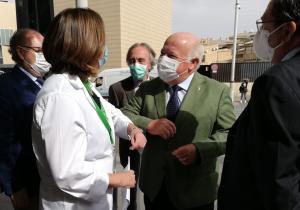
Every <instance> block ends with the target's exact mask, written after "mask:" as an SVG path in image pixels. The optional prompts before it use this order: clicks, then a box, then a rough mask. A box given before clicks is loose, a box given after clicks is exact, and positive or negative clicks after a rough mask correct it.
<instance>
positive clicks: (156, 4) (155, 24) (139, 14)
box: [53, 0, 172, 69]
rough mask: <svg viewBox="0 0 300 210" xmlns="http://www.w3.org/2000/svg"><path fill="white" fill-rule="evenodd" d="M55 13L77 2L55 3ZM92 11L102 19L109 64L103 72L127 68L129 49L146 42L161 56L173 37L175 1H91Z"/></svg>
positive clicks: (58, 0) (69, 0)
mask: <svg viewBox="0 0 300 210" xmlns="http://www.w3.org/2000/svg"><path fill="white" fill-rule="evenodd" d="M53 3H54V13H55V14H57V13H58V12H60V11H62V10H63V9H65V8H68V7H75V0H54V1H53ZM88 6H89V8H91V9H93V10H95V11H97V12H98V13H99V14H100V15H101V16H102V18H103V20H104V24H105V29H106V39H107V40H106V45H107V47H108V50H109V60H108V63H107V64H105V65H104V69H110V68H120V67H125V66H126V65H127V64H126V54H127V50H128V48H129V47H130V46H131V45H132V44H133V43H135V42H147V43H148V44H149V45H150V46H151V47H152V48H153V49H154V50H155V52H156V53H157V54H158V55H159V53H160V50H161V48H162V46H163V43H164V41H165V39H166V38H167V37H168V36H169V35H170V34H171V20H172V0H163V1H162V0H142V1H141V0H89V1H88Z"/></svg>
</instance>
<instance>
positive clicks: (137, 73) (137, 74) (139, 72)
mask: <svg viewBox="0 0 300 210" xmlns="http://www.w3.org/2000/svg"><path fill="white" fill-rule="evenodd" d="M129 69H130V74H131V76H132V77H133V78H134V79H136V80H143V79H144V77H145V74H146V71H147V65H142V64H140V63H135V64H132V65H130V66H129Z"/></svg>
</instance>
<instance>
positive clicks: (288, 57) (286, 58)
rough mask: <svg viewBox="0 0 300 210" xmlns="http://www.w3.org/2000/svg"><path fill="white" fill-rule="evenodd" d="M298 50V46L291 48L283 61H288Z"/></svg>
mask: <svg viewBox="0 0 300 210" xmlns="http://www.w3.org/2000/svg"><path fill="white" fill-rule="evenodd" d="M298 52H300V47H296V48H294V49H293V50H291V51H290V52H289V53H288V54H286V55H285V56H284V57H283V59H282V60H281V61H286V60H289V59H291V58H292V57H294V56H295V55H296V54H297V53H298Z"/></svg>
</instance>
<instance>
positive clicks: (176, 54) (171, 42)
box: [161, 35, 195, 85]
mask: <svg viewBox="0 0 300 210" xmlns="http://www.w3.org/2000/svg"><path fill="white" fill-rule="evenodd" d="M193 44H194V43H193V41H192V40H190V39H189V37H183V36H179V35H177V36H176V35H175V36H173V37H172V36H171V37H170V38H168V39H167V41H166V42H165V44H164V47H163V49H162V50H161V56H163V55H166V56H168V57H169V58H171V59H174V60H177V61H179V62H181V63H180V64H179V65H178V67H177V69H176V72H177V73H178V74H179V77H178V78H177V79H175V80H173V81H170V82H168V83H169V84H170V85H175V84H179V83H181V82H183V81H184V80H185V79H186V78H187V77H188V76H189V75H190V74H191V73H192V72H193V71H192V70H194V68H195V65H193V64H192V63H191V61H190V60H189V58H188V56H189V55H190V52H191V49H192V47H193V46H194V45H193Z"/></svg>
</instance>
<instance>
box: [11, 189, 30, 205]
mask: <svg viewBox="0 0 300 210" xmlns="http://www.w3.org/2000/svg"><path fill="white" fill-rule="evenodd" d="M10 200H11V202H12V204H13V206H14V208H16V209H23V208H24V209H25V208H26V207H28V204H29V197H28V194H27V191H26V190H25V189H21V190H20V191H18V192H15V193H13V194H12V195H11V197H10Z"/></svg>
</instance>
